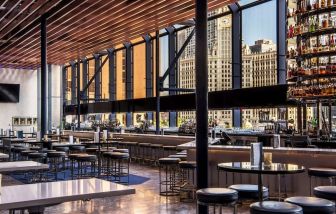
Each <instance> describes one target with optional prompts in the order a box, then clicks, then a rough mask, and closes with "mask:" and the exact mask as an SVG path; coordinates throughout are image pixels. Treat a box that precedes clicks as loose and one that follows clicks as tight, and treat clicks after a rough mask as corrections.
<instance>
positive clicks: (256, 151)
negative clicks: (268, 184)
mask: <svg viewBox="0 0 336 214" xmlns="http://www.w3.org/2000/svg"><path fill="white" fill-rule="evenodd" d="M262 155H263V154H262V145H261V143H251V150H250V163H251V166H252V167H259V166H260V164H261V162H262Z"/></svg>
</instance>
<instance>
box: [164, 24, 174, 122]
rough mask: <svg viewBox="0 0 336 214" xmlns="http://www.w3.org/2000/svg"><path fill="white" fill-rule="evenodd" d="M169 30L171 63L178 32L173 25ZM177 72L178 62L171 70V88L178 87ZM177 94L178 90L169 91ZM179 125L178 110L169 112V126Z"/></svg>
mask: <svg viewBox="0 0 336 214" xmlns="http://www.w3.org/2000/svg"><path fill="white" fill-rule="evenodd" d="M166 31H167V32H168V57H169V64H171V63H172V62H173V61H174V58H175V56H176V33H175V29H174V28H173V27H168V28H166ZM176 74H177V64H175V65H174V68H173V69H170V71H169V88H176V87H177V85H176V82H177V78H176ZM175 94H177V93H176V91H169V95H175ZM176 126H177V114H176V112H169V127H176Z"/></svg>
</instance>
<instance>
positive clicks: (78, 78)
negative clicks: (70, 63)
mask: <svg viewBox="0 0 336 214" xmlns="http://www.w3.org/2000/svg"><path fill="white" fill-rule="evenodd" d="M80 78H81V75H80V61H79V59H78V61H77V84H76V86H77V87H76V88H77V102H76V104H77V130H80V120H81V118H80V100H81V90H80V89H81V86H80Z"/></svg>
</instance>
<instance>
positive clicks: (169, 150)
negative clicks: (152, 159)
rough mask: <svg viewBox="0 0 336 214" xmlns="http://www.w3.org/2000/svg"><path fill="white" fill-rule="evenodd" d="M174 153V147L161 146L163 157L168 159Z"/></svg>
mask: <svg viewBox="0 0 336 214" xmlns="http://www.w3.org/2000/svg"><path fill="white" fill-rule="evenodd" d="M175 153H176V146H163V157H168V156H169V155H173V154H175Z"/></svg>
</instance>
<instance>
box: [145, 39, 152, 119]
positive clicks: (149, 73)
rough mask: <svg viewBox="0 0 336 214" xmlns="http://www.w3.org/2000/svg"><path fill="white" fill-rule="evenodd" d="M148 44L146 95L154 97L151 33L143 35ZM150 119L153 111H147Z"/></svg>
mask: <svg viewBox="0 0 336 214" xmlns="http://www.w3.org/2000/svg"><path fill="white" fill-rule="evenodd" d="M143 39H144V40H145V45H146V97H153V45H152V40H151V36H150V35H148V34H147V35H146V36H144V37H143ZM147 115H148V120H153V113H152V112H147Z"/></svg>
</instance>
